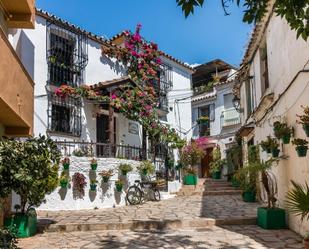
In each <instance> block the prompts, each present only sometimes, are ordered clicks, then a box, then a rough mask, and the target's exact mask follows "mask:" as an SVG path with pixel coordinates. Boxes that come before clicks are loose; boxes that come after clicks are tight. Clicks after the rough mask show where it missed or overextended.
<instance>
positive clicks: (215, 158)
mask: <svg viewBox="0 0 309 249" xmlns="http://www.w3.org/2000/svg"><path fill="white" fill-rule="evenodd" d="M211 154H212V160H211V162H210V163H209V166H210V173H215V172H218V171H221V170H222V168H223V166H224V165H225V164H226V160H225V159H221V151H220V148H218V147H217V148H215V149H213V151H212V153H211Z"/></svg>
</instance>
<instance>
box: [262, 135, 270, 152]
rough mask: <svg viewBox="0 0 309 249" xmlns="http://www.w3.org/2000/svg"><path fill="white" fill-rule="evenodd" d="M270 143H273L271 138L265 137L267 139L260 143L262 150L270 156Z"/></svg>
mask: <svg viewBox="0 0 309 249" xmlns="http://www.w3.org/2000/svg"><path fill="white" fill-rule="evenodd" d="M272 142H273V138H271V137H270V136H267V139H266V140H264V141H262V142H261V143H260V145H261V148H262V150H263V151H266V152H267V153H268V154H270V153H271V145H272Z"/></svg>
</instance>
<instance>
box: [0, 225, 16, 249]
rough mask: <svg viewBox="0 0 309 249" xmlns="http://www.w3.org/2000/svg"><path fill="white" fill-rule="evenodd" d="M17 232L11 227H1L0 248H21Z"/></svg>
mask: <svg viewBox="0 0 309 249" xmlns="http://www.w3.org/2000/svg"><path fill="white" fill-rule="evenodd" d="M17 244H18V241H17V238H16V234H15V232H14V231H12V230H11V229H5V228H0V248H4V249H19V247H18V246H17Z"/></svg>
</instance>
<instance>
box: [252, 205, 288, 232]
mask: <svg viewBox="0 0 309 249" xmlns="http://www.w3.org/2000/svg"><path fill="white" fill-rule="evenodd" d="M257 224H258V226H259V227H262V228H264V229H283V228H286V227H287V226H286V222H285V210H283V209H281V208H265V207H259V208H258V209H257Z"/></svg>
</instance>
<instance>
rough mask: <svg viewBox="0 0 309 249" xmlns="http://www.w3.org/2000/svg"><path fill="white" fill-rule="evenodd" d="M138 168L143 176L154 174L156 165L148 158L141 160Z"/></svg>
mask: <svg viewBox="0 0 309 249" xmlns="http://www.w3.org/2000/svg"><path fill="white" fill-rule="evenodd" d="M137 169H138V171H139V172H140V174H141V175H143V176H146V175H149V174H153V173H154V172H155V167H154V165H153V164H152V163H151V162H150V161H148V160H146V161H143V162H141V163H140V165H139V166H138V167H137Z"/></svg>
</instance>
